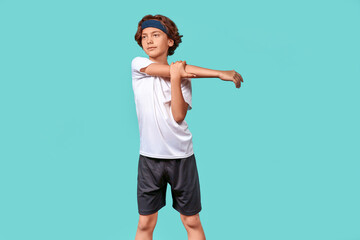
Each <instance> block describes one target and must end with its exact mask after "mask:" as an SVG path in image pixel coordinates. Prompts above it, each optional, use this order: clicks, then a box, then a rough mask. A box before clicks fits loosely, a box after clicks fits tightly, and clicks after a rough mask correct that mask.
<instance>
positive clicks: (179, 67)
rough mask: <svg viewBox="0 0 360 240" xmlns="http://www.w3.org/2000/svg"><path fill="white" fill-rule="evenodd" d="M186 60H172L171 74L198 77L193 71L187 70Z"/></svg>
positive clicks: (181, 76) (182, 76)
mask: <svg viewBox="0 0 360 240" xmlns="http://www.w3.org/2000/svg"><path fill="white" fill-rule="evenodd" d="M185 66H186V61H177V62H175V63H174V62H172V63H171V65H170V76H180V78H192V77H196V75H195V74H193V73H187V72H186V71H185Z"/></svg>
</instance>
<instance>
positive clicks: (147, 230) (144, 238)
mask: <svg viewBox="0 0 360 240" xmlns="http://www.w3.org/2000/svg"><path fill="white" fill-rule="evenodd" d="M157 217H158V212H156V213H154V214H150V215H140V217H139V224H138V227H137V231H136V236H135V240H152V239H153V232H154V229H155V225H156V221H157Z"/></svg>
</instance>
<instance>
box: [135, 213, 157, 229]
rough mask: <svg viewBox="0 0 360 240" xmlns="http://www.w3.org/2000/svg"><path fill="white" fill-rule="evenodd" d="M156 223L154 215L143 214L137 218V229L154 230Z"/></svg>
mask: <svg viewBox="0 0 360 240" xmlns="http://www.w3.org/2000/svg"><path fill="white" fill-rule="evenodd" d="M155 225H156V216H152V215H149V216H144V215H141V216H140V218H139V223H138V229H139V230H140V231H143V232H149V231H154V228H155Z"/></svg>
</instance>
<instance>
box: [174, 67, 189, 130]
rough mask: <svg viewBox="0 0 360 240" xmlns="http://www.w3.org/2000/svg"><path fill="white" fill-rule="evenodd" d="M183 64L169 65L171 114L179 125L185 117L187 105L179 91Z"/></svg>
mask: <svg viewBox="0 0 360 240" xmlns="http://www.w3.org/2000/svg"><path fill="white" fill-rule="evenodd" d="M184 64H185V62H181V61H179V62H176V63H175V64H174V63H171V65H170V74H171V76H170V79H171V80H170V81H171V113H172V115H173V117H174V120H175V121H176V122H177V123H181V122H182V121H183V120H184V119H185V116H186V113H187V109H188V105H189V104H188V103H186V102H185V100H184V97H183V95H182V91H181V75H180V72H181V71H182V69H183V68H184Z"/></svg>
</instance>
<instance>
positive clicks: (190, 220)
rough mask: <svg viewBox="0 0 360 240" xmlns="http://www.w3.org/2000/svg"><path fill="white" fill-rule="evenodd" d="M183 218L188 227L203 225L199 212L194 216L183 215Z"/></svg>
mask: <svg viewBox="0 0 360 240" xmlns="http://www.w3.org/2000/svg"><path fill="white" fill-rule="evenodd" d="M181 220H182V222H183V223H184V226H185V227H186V228H198V227H200V226H201V222H200V217H199V214H196V215H193V216H186V215H181Z"/></svg>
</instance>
